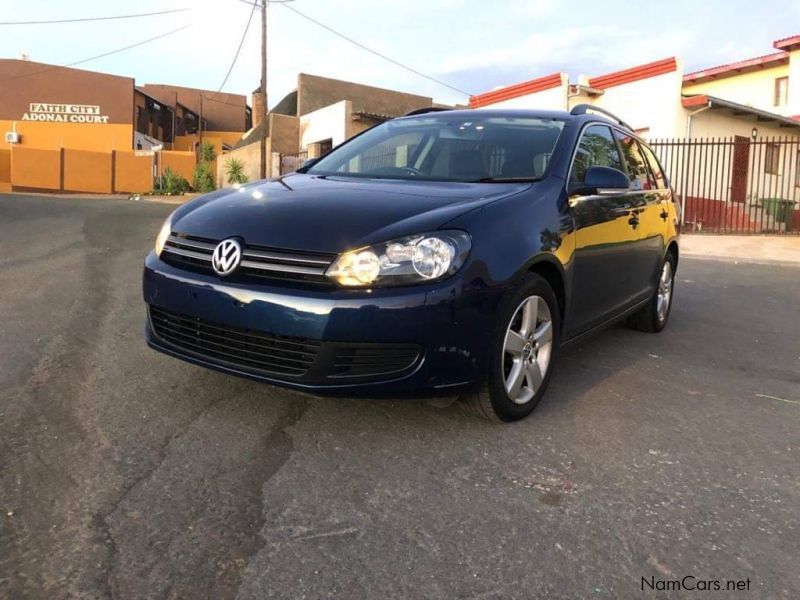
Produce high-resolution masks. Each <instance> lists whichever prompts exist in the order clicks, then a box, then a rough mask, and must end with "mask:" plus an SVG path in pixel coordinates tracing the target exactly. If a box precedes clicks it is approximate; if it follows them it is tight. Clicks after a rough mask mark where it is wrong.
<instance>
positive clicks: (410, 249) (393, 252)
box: [325, 231, 470, 287]
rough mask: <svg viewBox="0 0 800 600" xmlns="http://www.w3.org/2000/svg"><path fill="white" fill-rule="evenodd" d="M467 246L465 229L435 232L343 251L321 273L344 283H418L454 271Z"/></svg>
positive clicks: (468, 247) (459, 264) (462, 258)
mask: <svg viewBox="0 0 800 600" xmlns="http://www.w3.org/2000/svg"><path fill="white" fill-rule="evenodd" d="M469 249H470V239H469V235H467V234H466V233H465V232H463V231H436V232H433V233H425V234H421V235H414V236H409V237H405V238H400V239H396V240H390V241H388V242H384V243H382V244H375V245H374V246H368V247H366V248H359V249H357V250H351V251H349V252H345V253H343V254H340V255H339V256H338V258H337V259H336V260H335V261H333V264H331V266H330V267H328V270H327V272H326V273H325V274H326V275H327V276H328V277H330V278H331V279H333V280H334V281H336V282H338V283H339V284H341V285H344V286H362V287H366V286H384V285H407V284H410V283H422V282H425V281H433V280H435V279H440V278H442V277H446V276H448V275H452V274H453V273H455V272H456V271H458V269H459V268H460V267H461V265H463V264H464V261H465V260H466V258H467V254H468V253H469Z"/></svg>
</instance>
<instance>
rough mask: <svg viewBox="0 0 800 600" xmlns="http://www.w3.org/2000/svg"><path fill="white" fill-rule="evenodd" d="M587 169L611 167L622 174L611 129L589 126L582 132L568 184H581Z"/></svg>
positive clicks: (603, 126) (620, 162)
mask: <svg viewBox="0 0 800 600" xmlns="http://www.w3.org/2000/svg"><path fill="white" fill-rule="evenodd" d="M589 167H611V168H613V169H619V170H620V171H623V172H624V169H623V167H622V160H621V159H620V156H619V151H618V150H617V144H616V143H615V142H614V138H613V136H612V135H611V129H610V128H608V127H606V126H605V125H590V126H589V127H587V128H586V129H584V130H583V135H582V136H581V141H580V142H579V144H578V149H577V151H576V152H575V160H574V161H573V162H572V170H571V171H570V176H569V179H570V182H572V183H583V180H584V179H585V177H586V171H587V170H588V169H589Z"/></svg>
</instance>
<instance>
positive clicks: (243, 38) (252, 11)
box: [217, 3, 256, 92]
mask: <svg viewBox="0 0 800 600" xmlns="http://www.w3.org/2000/svg"><path fill="white" fill-rule="evenodd" d="M255 12H256V4H255V3H253V8H252V9H250V16H249V17H247V24H246V25H245V26H244V32H243V33H242V39H241V40H239V47H238V48H236V54H234V55H233V60H232V61H231V66H230V68H229V69H228V72H227V73H225V79H223V80H222V83H221V84H220V85H219V89H218V90H217V91H218V92H221V91H222V88H224V87H225V84H226V83H228V77H230V76H231V72H232V71H233V67H234V66H236V61H237V60H238V59H239V53H240V52H241V51H242V46H243V45H244V40H245V38H246V37H247V32H248V30H249V29H250V22H251V21H252V20H253V15H254V14H255Z"/></svg>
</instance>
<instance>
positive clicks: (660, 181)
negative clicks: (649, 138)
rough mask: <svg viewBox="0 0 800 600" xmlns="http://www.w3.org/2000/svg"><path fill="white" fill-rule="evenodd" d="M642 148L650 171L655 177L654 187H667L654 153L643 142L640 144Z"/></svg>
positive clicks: (661, 188) (662, 188) (663, 188)
mask: <svg viewBox="0 0 800 600" xmlns="http://www.w3.org/2000/svg"><path fill="white" fill-rule="evenodd" d="M642 150H644V157H645V158H646V159H647V164H648V165H650V171H651V172H652V173H653V175H654V176H655V178H656V187H657V188H658V189H660V190H665V189H667V178H666V177H664V171H662V170H661V165H659V164H658V160H657V159H656V155H655V154H653V151H652V150H650V148H649V147H647V146H645V145H644V144H642Z"/></svg>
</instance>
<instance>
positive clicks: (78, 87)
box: [0, 59, 134, 151]
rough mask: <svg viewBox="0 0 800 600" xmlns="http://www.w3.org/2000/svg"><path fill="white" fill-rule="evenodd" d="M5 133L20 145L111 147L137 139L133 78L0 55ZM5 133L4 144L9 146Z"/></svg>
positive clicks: (0, 121) (0, 122)
mask: <svg viewBox="0 0 800 600" xmlns="http://www.w3.org/2000/svg"><path fill="white" fill-rule="evenodd" d="M0 81H2V82H3V84H2V85H0V133H5V132H7V131H12V130H14V128H15V127H16V131H17V132H18V133H19V134H20V136H21V141H20V145H23V146H28V147H32V148H60V147H71V148H78V149H82V150H97V151H110V150H114V149H122V148H130V147H131V144H132V140H133V113H134V108H133V95H134V94H133V90H134V86H133V79H130V78H128V77H118V76H116V75H106V74H104V73H95V72H92V71H83V70H80V69H69V68H56V67H53V66H51V65H46V64H42V63H35V62H31V61H23V60H10V59H0ZM8 147H9V145H8V144H7V143H6V142H5V136H3V137H2V138H0V148H8Z"/></svg>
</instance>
